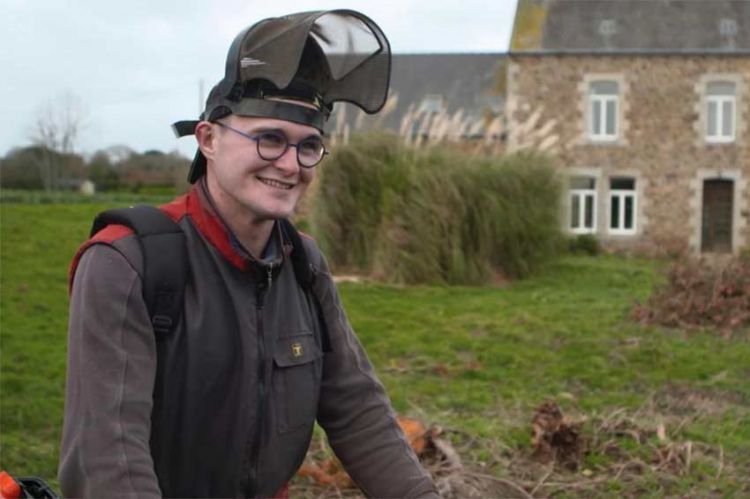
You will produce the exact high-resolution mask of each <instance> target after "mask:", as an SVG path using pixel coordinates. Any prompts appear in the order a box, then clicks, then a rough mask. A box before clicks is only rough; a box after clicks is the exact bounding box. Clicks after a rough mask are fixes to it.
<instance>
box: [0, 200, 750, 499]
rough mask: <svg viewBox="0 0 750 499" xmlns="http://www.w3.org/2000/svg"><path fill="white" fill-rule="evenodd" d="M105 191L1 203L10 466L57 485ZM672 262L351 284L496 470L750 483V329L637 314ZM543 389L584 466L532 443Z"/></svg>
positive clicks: (635, 480) (556, 477)
mask: <svg viewBox="0 0 750 499" xmlns="http://www.w3.org/2000/svg"><path fill="white" fill-rule="evenodd" d="M109 206H110V205H107V204H91V203H79V204H36V205H33V204H13V203H4V204H1V205H0V297H1V298H2V299H1V304H0V361H1V363H0V404H1V405H0V430H1V431H0V467H2V468H3V469H7V470H9V471H11V472H12V473H14V474H17V475H39V476H42V477H44V478H46V479H49V480H50V481H52V482H53V484H54V485H57V483H56V480H54V477H55V474H56V466H57V453H58V448H59V436H60V426H61V417H62V408H63V389H64V376H65V345H66V319H67V318H66V316H67V288H66V281H67V267H68V263H69V261H70V258H71V257H72V255H73V253H74V252H75V249H76V247H77V245H78V244H79V243H80V242H81V241H83V240H84V239H85V237H86V235H87V232H88V229H89V226H90V222H91V220H92V218H93V216H94V214H96V213H97V212H98V211H100V210H101V209H104V208H107V207H109ZM662 265H663V264H660V263H659V262H653V261H648V260H639V259H626V258H622V257H614V256H600V257H573V256H565V257H561V258H560V259H559V260H557V261H556V262H554V263H551V264H549V265H548V266H547V267H546V268H545V269H543V271H541V272H540V273H538V274H537V275H536V276H533V277H531V278H529V279H527V280H524V281H520V282H515V283H512V284H510V285H508V286H506V287H503V288H489V287H488V288H467V287H419V286H417V287H392V286H382V285H378V284H373V283H342V284H341V285H340V291H341V294H342V298H343V300H344V302H345V304H346V307H347V310H348V313H349V318H350V320H351V322H352V324H353V325H354V327H355V329H356V331H357V332H358V334H359V336H360V338H361V340H362V342H363V343H364V344H365V346H366V348H367V351H368V353H369V355H370V357H371V359H372V361H373V363H374V364H375V365H376V367H377V370H378V372H379V373H380V376H381V378H382V380H383V382H384V383H385V384H386V386H387V388H388V390H389V393H390V395H391V397H392V399H393V402H394V405H395V407H396V409H397V410H398V411H399V412H400V413H403V414H408V415H411V416H414V417H418V418H420V419H422V420H423V421H425V422H426V423H427V424H429V425H435V426H440V427H441V428H443V431H444V435H445V437H446V438H447V439H449V440H450V441H452V442H453V444H454V445H455V446H456V448H457V449H459V450H460V451H461V453H462V456H463V457H464V463H465V464H466V465H467V466H472V467H473V469H476V470H477V471H481V473H482V474H484V475H488V476H491V477H497V478H499V479H502V480H507V481H512V482H513V483H515V484H518V485H521V486H523V487H526V490H527V491H529V488H530V487H529V484H531V485H532V486H533V487H534V488H535V491H534V492H535V495H555V496H570V497H576V496H580V495H586V496H598V497H606V496H611V495H613V494H614V495H654V496H661V495H665V494H667V495H683V494H685V495H688V496H704V495H712V494H717V495H726V496H732V495H744V494H750V481H748V470H750V383H748V379H750V342H748V340H747V337H741V336H740V337H735V338H734V339H723V338H721V337H720V336H719V335H718V334H714V333H713V332H711V331H705V332H700V333H695V332H693V333H687V332H682V331H675V330H661V329H655V328H644V327H641V326H638V325H636V324H633V323H631V322H629V321H628V319H627V317H628V311H629V309H630V307H631V305H632V304H633V302H634V300H644V299H645V298H646V297H647V296H648V295H649V293H650V292H651V290H652V289H653V286H654V285H655V283H656V282H658V280H659V279H660V277H659V275H660V274H659V273H658V269H659V267H660V266H662ZM547 400H552V401H555V402H556V403H557V404H559V406H560V407H561V408H562V411H563V412H564V413H565V414H566V415H567V416H569V417H570V418H571V420H572V421H574V422H576V423H577V424H578V425H579V427H580V431H581V437H582V438H583V439H584V440H585V442H586V444H585V446H584V447H585V448H584V451H583V452H582V456H581V461H580V463H578V466H576V467H575V469H567V468H564V467H562V466H559V467H550V466H546V465H543V464H539V463H536V462H535V461H534V459H532V457H531V454H532V448H531V444H530V431H531V424H530V421H531V418H532V416H533V414H534V409H535V408H536V407H537V406H539V405H540V404H541V403H542V402H544V401H547ZM667 453H670V454H669V455H667Z"/></svg>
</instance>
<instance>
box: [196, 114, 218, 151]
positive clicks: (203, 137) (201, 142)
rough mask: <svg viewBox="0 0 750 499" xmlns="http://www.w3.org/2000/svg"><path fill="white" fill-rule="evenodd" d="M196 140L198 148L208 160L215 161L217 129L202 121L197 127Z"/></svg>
mask: <svg viewBox="0 0 750 499" xmlns="http://www.w3.org/2000/svg"><path fill="white" fill-rule="evenodd" d="M195 139H196V140H197V141H198V148H199V149H200V150H201V152H202V153H203V155H204V156H205V157H206V159H213V156H214V152H215V142H216V128H215V127H214V126H213V124H212V123H210V122H208V121H201V122H199V123H198V124H197V125H196V126H195Z"/></svg>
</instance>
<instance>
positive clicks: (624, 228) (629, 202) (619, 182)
mask: <svg viewBox="0 0 750 499" xmlns="http://www.w3.org/2000/svg"><path fill="white" fill-rule="evenodd" d="M637 200H638V196H637V194H636V192H635V179H632V178H611V179H610V180H609V232H610V233H611V234H635V231H636V223H635V219H636V213H637Z"/></svg>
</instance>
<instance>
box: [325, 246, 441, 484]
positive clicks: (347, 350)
mask: <svg viewBox="0 0 750 499" xmlns="http://www.w3.org/2000/svg"><path fill="white" fill-rule="evenodd" d="M315 253H317V255H316V256H318V258H319V262H318V263H317V265H316V267H318V269H317V270H318V272H317V274H318V275H317V278H316V280H315V292H316V294H317V296H318V299H319V300H320V303H321V307H322V309H323V314H324V316H325V321H326V325H327V327H328V330H329V336H330V341H331V348H332V351H331V352H328V353H326V354H325V358H324V364H323V381H322V385H321V393H320V402H319V405H318V422H319V423H320V425H321V426H322V427H323V429H324V430H325V431H326V434H327V436H328V441H329V443H330V444H331V447H332V448H333V450H334V452H335V453H336V456H337V457H338V458H339V459H340V460H341V462H342V464H343V465H344V467H345V468H346V470H347V472H348V473H349V475H351V477H352V479H353V480H354V481H355V482H356V483H357V485H358V486H359V488H360V489H361V490H362V492H363V493H364V494H365V495H367V496H368V497H431V498H432V497H435V498H436V497H438V495H437V491H436V489H435V486H434V484H433V483H432V479H431V478H430V476H429V475H428V474H427V472H426V471H425V470H424V468H422V466H421V464H420V463H419V460H418V459H417V456H416V455H415V454H414V452H413V450H412V449H411V446H410V445H409V443H408V442H407V441H406V438H405V437H404V434H403V432H402V431H401V428H400V427H399V426H398V423H397V422H396V417H395V414H394V411H393V409H392V407H391V403H390V400H389V399H388V396H387V395H386V393H385V389H384V387H383V385H382V384H381V383H380V381H379V380H378V379H377V378H376V376H375V373H374V371H373V368H372V365H371V364H370V361H369V360H368V358H367V355H366V354H365V351H364V349H363V348H362V345H361V344H360V342H359V340H358V339H357V337H356V335H355V334H354V331H353V330H352V328H351V326H350V325H349V322H348V320H347V318H346V314H345V313H344V310H343V308H342V305H341V301H340V299H339V296H338V292H337V291H336V287H335V285H334V283H333V279H332V277H331V274H330V272H329V270H328V266H327V264H326V262H325V259H324V258H323V257H322V255H320V253H319V251H318V250H317V248H315ZM313 261H315V259H313Z"/></svg>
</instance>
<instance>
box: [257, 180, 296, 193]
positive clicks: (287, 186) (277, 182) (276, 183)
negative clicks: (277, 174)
mask: <svg viewBox="0 0 750 499" xmlns="http://www.w3.org/2000/svg"><path fill="white" fill-rule="evenodd" d="M256 178H257V179H258V180H260V181H261V182H262V183H264V184H266V185H268V186H271V187H275V188H277V189H284V190H287V191H288V190H289V189H291V188H292V187H294V184H290V183H288V182H282V181H280V180H274V179H271V178H263V177H256Z"/></svg>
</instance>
